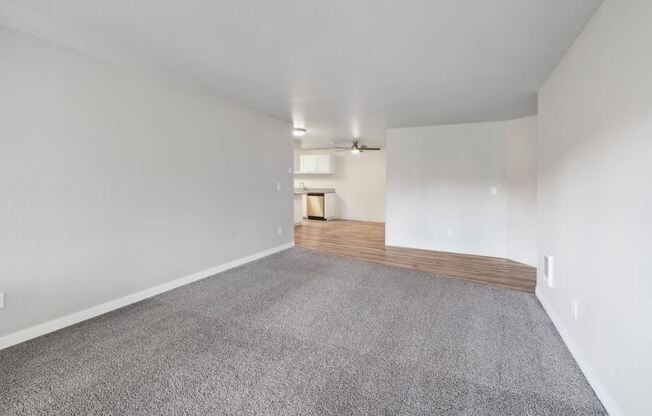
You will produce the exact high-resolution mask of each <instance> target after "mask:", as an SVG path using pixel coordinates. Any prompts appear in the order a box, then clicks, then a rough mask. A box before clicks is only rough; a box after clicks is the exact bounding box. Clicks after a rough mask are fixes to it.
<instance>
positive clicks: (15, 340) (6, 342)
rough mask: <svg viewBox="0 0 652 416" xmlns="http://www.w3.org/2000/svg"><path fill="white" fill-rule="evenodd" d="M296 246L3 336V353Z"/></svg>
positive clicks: (0, 342) (262, 253)
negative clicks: (12, 347) (18, 345)
mask: <svg viewBox="0 0 652 416" xmlns="http://www.w3.org/2000/svg"><path fill="white" fill-rule="evenodd" d="M292 247H294V241H292V242H290V243H286V244H282V245H280V246H276V247H273V248H270V249H268V250H264V251H260V252H258V253H254V254H252V255H249V256H246V257H242V258H239V259H236V260H233V261H230V262H228V263H225V264H222V265H219V266H215V267H211V268H210V269H206V270H202V271H200V272H197V273H193V274H190V275H188V276H184V277H181V278H179V279H176V280H173V281H171V282H167V283H163V284H161V285H158V286H154V287H150V288H149V289H145V290H141V291H140V292H136V293H132V294H130V295H127V296H124V297H121V298H119V299H115V300H112V301H109V302H106V303H102V304H100V305H96V306H92V307H90V308H88V309H84V310H81V311H79V312H74V313H71V314H70V315H66V316H62V317H61V318H56V319H53V320H51V321H48V322H44V323H42V324H38V325H35V326H32V327H29V328H26V329H22V330H20V331H17V332H14V333H13V334H9V335H6V336H4V337H0V350H2V349H5V348H8V347H11V346H12V345H16V344H20V343H21V342H25V341H28V340H30V339H32V338H36V337H40V336H41V335H45V334H48V333H50V332H54V331H57V330H59V329H61V328H65V327H67V326H70V325H74V324H77V323H79V322H82V321H85V320H87V319H91V318H94V317H96V316H99V315H102V314H105V313H107V312H111V311H113V310H115V309H119V308H122V307H124V306H127V305H130V304H132V303H135V302H139V301H141V300H143V299H147V298H149V297H152V296H155V295H158V294H160V293H163V292H167V291H169V290H172V289H176V288H178V287H180V286H184V285H187V284H189V283H192V282H196V281H198V280H201V279H204V278H206V277H210V276H213V275H215V274H217V273H221V272H223V271H225V270H229V269H232V268H234V267H238V266H241V265H243V264H245V263H249V262H252V261H254V260H258V259H260V258H263V257H266V256H269V255H270V254H274V253H276V252H279V251H283V250H286V249H289V248H292Z"/></svg>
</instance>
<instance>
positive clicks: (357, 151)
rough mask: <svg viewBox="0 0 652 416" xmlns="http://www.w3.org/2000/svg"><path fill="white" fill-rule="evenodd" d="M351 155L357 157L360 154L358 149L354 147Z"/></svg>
mask: <svg viewBox="0 0 652 416" xmlns="http://www.w3.org/2000/svg"><path fill="white" fill-rule="evenodd" d="M351 153H353V154H354V155H357V154H358V153H360V149H358V148H357V147H354V148H353V149H351Z"/></svg>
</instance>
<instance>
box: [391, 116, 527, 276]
mask: <svg viewBox="0 0 652 416" xmlns="http://www.w3.org/2000/svg"><path fill="white" fill-rule="evenodd" d="M535 141H536V117H527V118H524V119H518V120H512V121H506V122H505V121H499V122H490V123H472V124H458V125H447V126H430V127H414V128H401V129H390V130H388V137H387V158H388V160H387V228H386V241H387V244H388V245H392V246H401V247H413V248H420V249H426V250H437V251H448V252H456V253H465V254H477V255H485V256H495V257H508V258H512V259H514V260H517V261H520V262H524V263H527V264H535V262H536V176H535V175H536V165H535V163H534V161H535V156H534V152H535V145H534V143H535ZM492 188H496V189H497V194H496V195H493V194H492ZM515 247H518V248H515Z"/></svg>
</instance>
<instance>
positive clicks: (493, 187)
mask: <svg viewBox="0 0 652 416" xmlns="http://www.w3.org/2000/svg"><path fill="white" fill-rule="evenodd" d="M491 195H498V188H496V187H495V186H492V187H491Z"/></svg>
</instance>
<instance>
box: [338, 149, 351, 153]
mask: <svg viewBox="0 0 652 416" xmlns="http://www.w3.org/2000/svg"><path fill="white" fill-rule="evenodd" d="M335 151H336V152H350V151H351V149H341V150H335Z"/></svg>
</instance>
